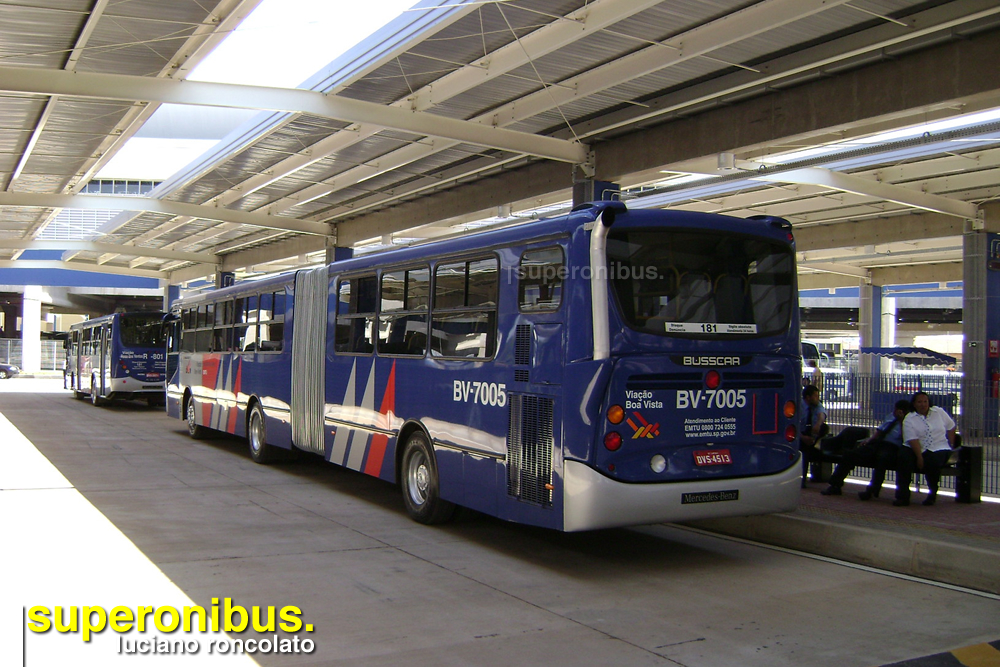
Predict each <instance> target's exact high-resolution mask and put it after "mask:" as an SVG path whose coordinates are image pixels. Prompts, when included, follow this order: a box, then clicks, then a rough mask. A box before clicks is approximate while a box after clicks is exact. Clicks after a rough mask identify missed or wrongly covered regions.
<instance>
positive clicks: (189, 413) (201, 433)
mask: <svg viewBox="0 0 1000 667" xmlns="http://www.w3.org/2000/svg"><path fill="white" fill-rule="evenodd" d="M184 417H185V421H186V422H187V427H188V435H190V436H191V437H192V438H194V439H195V440H201V439H202V438H204V437H205V436H206V435H208V430H207V429H206V428H205V427H204V426H199V425H198V417H197V415H196V414H195V412H194V397H188V400H187V407H186V408H185V409H184Z"/></svg>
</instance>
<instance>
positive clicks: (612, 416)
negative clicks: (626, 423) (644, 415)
mask: <svg viewBox="0 0 1000 667" xmlns="http://www.w3.org/2000/svg"><path fill="white" fill-rule="evenodd" d="M624 419H625V409H624V408H622V406H620V405H612V406H611V407H610V408H608V421H609V422H611V423H612V424H621V423H622V421H623V420H624Z"/></svg>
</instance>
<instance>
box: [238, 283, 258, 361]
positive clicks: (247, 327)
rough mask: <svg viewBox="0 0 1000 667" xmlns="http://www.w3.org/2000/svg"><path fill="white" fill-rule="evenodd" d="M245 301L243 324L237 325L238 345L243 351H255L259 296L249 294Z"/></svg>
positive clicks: (241, 320)
mask: <svg viewBox="0 0 1000 667" xmlns="http://www.w3.org/2000/svg"><path fill="white" fill-rule="evenodd" d="M243 303H244V306H245V308H244V310H243V314H242V319H240V322H241V324H239V325H237V327H236V336H237V338H238V342H239V345H238V346H237V347H238V348H239V349H240V351H242V352H253V351H254V350H256V349H257V296H256V295H254V296H248V297H246V298H245V299H244V300H243Z"/></svg>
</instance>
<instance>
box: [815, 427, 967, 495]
mask: <svg viewBox="0 0 1000 667" xmlns="http://www.w3.org/2000/svg"><path fill="white" fill-rule="evenodd" d="M868 433H869V431H868V429H866V428H861V427H858V426H848V427H846V428H845V429H844V430H843V431H841V432H840V433H838V434H837V435H836V436H828V437H826V438H823V439H821V440H820V442H819V447H818V448H817V449H816V450H814V451H813V452H811V453H810V454H809V479H810V480H811V481H813V482H828V481H829V480H830V475H831V474H833V466H834V465H836V464H838V463H840V462H841V461H843V460H844V454H843V452H845V451H847V450H846V449H840V451H838V449H837V448H832V447H830V445H832V444H833V441H835V440H836V439H841V441H850V442H857V441H858V440H863V439H864V438H867V437H868ZM961 438H962V436H961V435H960V434H957V433H956V434H955V441H956V443H957V446H956V447H955V449H954V450H953V451H952V453H951V458H949V459H948V465H947V466H945V467H944V468H942V469H941V476H942V477H954V478H955V502H959V503H978V502H982V492H983V448H982V447H970V446H965V445H962V444H961V443H962V439H961ZM824 445H825V446H824ZM889 470H895V468H889ZM919 474H920V473H919V472H917V473H916V475H919Z"/></svg>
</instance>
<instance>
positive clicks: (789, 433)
mask: <svg viewBox="0 0 1000 667" xmlns="http://www.w3.org/2000/svg"><path fill="white" fill-rule="evenodd" d="M796 437H798V432H797V430H796V428H795V424H789V425H788V426H786V427H785V440H787V441H788V442H795V438H796Z"/></svg>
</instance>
